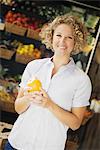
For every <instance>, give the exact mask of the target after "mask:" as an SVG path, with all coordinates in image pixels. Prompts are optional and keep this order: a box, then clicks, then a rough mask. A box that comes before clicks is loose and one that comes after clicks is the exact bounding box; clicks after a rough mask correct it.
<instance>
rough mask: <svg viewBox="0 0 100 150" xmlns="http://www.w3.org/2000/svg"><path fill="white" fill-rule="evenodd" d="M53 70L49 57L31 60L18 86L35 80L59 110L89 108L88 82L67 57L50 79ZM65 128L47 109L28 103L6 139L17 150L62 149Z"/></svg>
mask: <svg viewBox="0 0 100 150" xmlns="http://www.w3.org/2000/svg"><path fill="white" fill-rule="evenodd" d="M53 67H54V64H53V62H52V61H51V58H44V59H38V60H34V61H31V62H30V63H29V64H28V65H27V67H26V69H25V71H24V73H23V76H22V81H21V83H20V86H21V87H23V88H26V87H27V82H28V81H29V80H30V79H31V78H32V77H33V76H35V77H37V78H38V79H39V80H40V81H41V82H42V87H43V89H44V90H45V91H46V92H47V93H48V95H49V96H50V97H51V99H52V100H53V101H54V102H55V103H56V104H58V105H59V106H60V107H61V108H63V109H65V110H68V111H71V108H72V107H82V106H87V105H89V98H90V94H91V82H90V79H89V77H88V76H87V75H86V74H85V73H84V72H83V71H82V70H80V69H79V68H78V67H77V66H76V65H75V63H74V60H73V59H72V58H71V60H70V62H69V63H68V64H67V65H64V66H62V67H61V68H60V69H59V70H58V72H57V73H56V74H55V75H54V76H53V77H51V76H52V69H53ZM68 128H69V127H68V126H65V125H64V124H63V123H62V122H60V121H59V120H58V119H57V118H56V117H55V116H54V115H53V114H52V112H50V111H49V110H48V109H47V108H42V107H40V106H36V105H35V104H31V105H30V107H29V108H28V109H27V111H25V112H24V113H22V114H20V115H19V117H18V119H17V120H16V122H15V124H14V126H13V129H12V131H11V133H10V135H9V137H8V140H9V142H10V144H11V145H12V146H13V147H14V148H16V149H18V150H64V147H65V141H66V137H67V134H66V133H67V130H68Z"/></svg>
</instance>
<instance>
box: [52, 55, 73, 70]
mask: <svg viewBox="0 0 100 150" xmlns="http://www.w3.org/2000/svg"><path fill="white" fill-rule="evenodd" d="M69 61H70V57H61V56H56V55H54V56H53V63H54V65H55V67H57V68H59V67H61V66H63V65H67V64H68V63H69Z"/></svg>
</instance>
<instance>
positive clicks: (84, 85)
mask: <svg viewBox="0 0 100 150" xmlns="http://www.w3.org/2000/svg"><path fill="white" fill-rule="evenodd" d="M91 89H92V86H91V81H90V79H89V77H88V76H87V75H85V76H84V77H82V78H81V79H80V80H79V82H78V85H77V89H76V91H75V95H74V98H73V103H72V107H83V106H88V105H89V104H90V103H89V99H90V96H91Z"/></svg>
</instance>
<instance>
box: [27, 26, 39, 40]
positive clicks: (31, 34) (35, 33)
mask: <svg viewBox="0 0 100 150" xmlns="http://www.w3.org/2000/svg"><path fill="white" fill-rule="evenodd" d="M39 31H40V28H38V29H36V30H33V29H28V31H27V37H28V38H32V39H36V40H40V37H39Z"/></svg>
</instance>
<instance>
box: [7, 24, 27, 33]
mask: <svg viewBox="0 0 100 150" xmlns="http://www.w3.org/2000/svg"><path fill="white" fill-rule="evenodd" d="M5 28H6V31H7V32H11V33H14V34H17V35H21V36H23V35H25V32H26V30H27V28H24V27H21V26H18V25H16V24H13V23H9V22H6V23H5Z"/></svg>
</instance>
